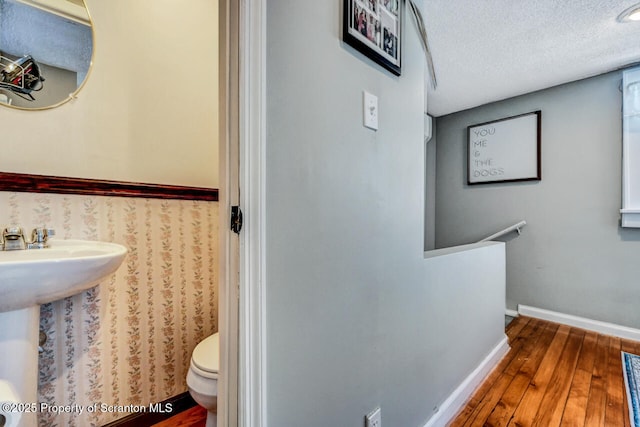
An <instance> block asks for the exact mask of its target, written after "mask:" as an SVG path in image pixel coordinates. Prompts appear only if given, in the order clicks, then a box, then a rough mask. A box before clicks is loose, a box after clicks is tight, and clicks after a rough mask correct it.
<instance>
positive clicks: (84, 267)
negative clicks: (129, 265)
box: [0, 240, 127, 427]
mask: <svg viewBox="0 0 640 427" xmlns="http://www.w3.org/2000/svg"><path fill="white" fill-rule="evenodd" d="M126 254H127V248H125V247H124V246H122V245H118V244H115V243H106V242H92V241H85V240H53V241H51V242H49V247H48V248H45V249H29V250H20V251H18V250H15V251H0V277H1V278H2V279H0V380H5V381H8V382H10V383H11V385H12V386H13V387H14V388H15V391H16V393H18V397H19V399H20V401H21V402H22V403H25V404H31V405H34V406H36V409H38V335H39V329H40V304H46V303H49V302H52V301H57V300H60V299H63V298H66V297H70V296H72V295H76V294H78V293H80V292H83V291H86V290H87V289H89V288H92V287H94V286H95V285H97V284H98V283H99V282H100V281H101V280H103V279H105V278H107V277H109V276H110V275H111V274H113V273H114V272H115V271H116V270H117V269H118V267H120V264H122V261H123V260H124V257H125V256H126ZM68 403H73V402H53V404H54V405H65V404H68ZM37 418H38V417H37V413H33V412H23V414H22V418H21V420H20V427H36V425H37ZM1 425H4V423H3V421H2V419H1V418H0V426H1Z"/></svg>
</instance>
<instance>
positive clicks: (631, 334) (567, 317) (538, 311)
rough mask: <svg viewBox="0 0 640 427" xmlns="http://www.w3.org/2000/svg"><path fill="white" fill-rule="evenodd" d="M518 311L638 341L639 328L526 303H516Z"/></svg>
mask: <svg viewBox="0 0 640 427" xmlns="http://www.w3.org/2000/svg"><path fill="white" fill-rule="evenodd" d="M518 313H520V314H521V315H523V316H529V317H535V318H536V319H542V320H548V321H550V322H555V323H560V324H563V325H568V326H573V327H576V328H580V329H586V330H588V331H594V332H598V333H600V334H603V335H611V336H614V337H619V338H625V339H629V340H634V341H640V329H635V328H629V327H627V326H622V325H616V324H615V323H608V322H601V321H599V320H592V319H587V318H584V317H578V316H573V315H571V314H564V313H558V312H556V311H551V310H545V309H542V308H536V307H529V306H526V305H518Z"/></svg>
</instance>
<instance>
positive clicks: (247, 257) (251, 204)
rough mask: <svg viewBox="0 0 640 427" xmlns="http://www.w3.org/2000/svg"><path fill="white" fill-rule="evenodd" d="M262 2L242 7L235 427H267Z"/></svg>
mask: <svg viewBox="0 0 640 427" xmlns="http://www.w3.org/2000/svg"><path fill="white" fill-rule="evenodd" d="M265 41H266V1H265V0H244V1H241V2H240V39H239V50H240V64H239V66H240V70H239V71H240V82H239V84H240V188H241V192H240V206H241V208H242V210H243V211H244V230H243V231H242V232H241V235H240V290H239V323H240V331H239V332H240V337H239V344H240V348H239V357H240V360H239V381H238V382H239V383H238V406H239V408H238V409H239V411H238V412H239V413H238V425H239V426H240V427H266V426H267V417H266V414H267V410H266V378H265V375H266V332H265V326H266V321H265V248H264V243H265V238H264V237H265V236H264V234H265V225H264V223H265V217H266V216H265V182H266V180H265V162H266V160H265V159H266V157H265V147H266V143H265V139H266V126H265V111H266V108H265V98H266V96H265V87H266V85H265V80H266V42H265Z"/></svg>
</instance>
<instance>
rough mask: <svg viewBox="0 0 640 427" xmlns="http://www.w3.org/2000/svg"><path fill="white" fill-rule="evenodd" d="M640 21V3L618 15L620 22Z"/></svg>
mask: <svg viewBox="0 0 640 427" xmlns="http://www.w3.org/2000/svg"><path fill="white" fill-rule="evenodd" d="M638 21H640V4H635V5H633V6H631V7H630V8H628V9H626V10H625V11H624V12H622V13H621V14H620V15H618V22H622V23H624V22H638Z"/></svg>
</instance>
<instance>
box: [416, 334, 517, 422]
mask: <svg viewBox="0 0 640 427" xmlns="http://www.w3.org/2000/svg"><path fill="white" fill-rule="evenodd" d="M508 351H509V342H508V340H507V337H506V336H505V337H504V338H503V339H502V340H501V341H500V342H499V343H498V345H497V346H495V347H494V349H493V350H491V353H489V355H488V356H487V357H485V358H484V360H483V361H482V362H480V364H479V365H478V367H477V368H476V369H474V371H473V372H472V373H471V374H469V376H468V377H467V378H465V380H464V381H463V382H462V383H461V384H460V385H459V386H458V388H456V389H455V390H454V391H453V393H451V395H450V396H449V397H448V398H447V399H446V400H445V401H444V402H443V403H442V404H441V405H440V409H439V410H438V412H436V413H435V414H433V417H431V419H429V421H428V422H427V423H426V424H425V425H424V427H442V426H445V425H446V424H447V423H448V422H449V421H451V420H452V419H453V417H455V416H456V415H457V414H458V411H460V408H462V405H464V404H465V403H466V402H467V400H469V398H470V397H471V395H472V394H473V392H474V391H475V390H476V388H477V387H478V386H479V385H480V384H481V383H482V381H484V379H485V378H486V377H487V375H489V373H490V372H491V370H492V369H493V368H494V367H495V366H496V365H497V364H498V362H500V360H502V358H503V357H504V355H505V354H507V352H508Z"/></svg>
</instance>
